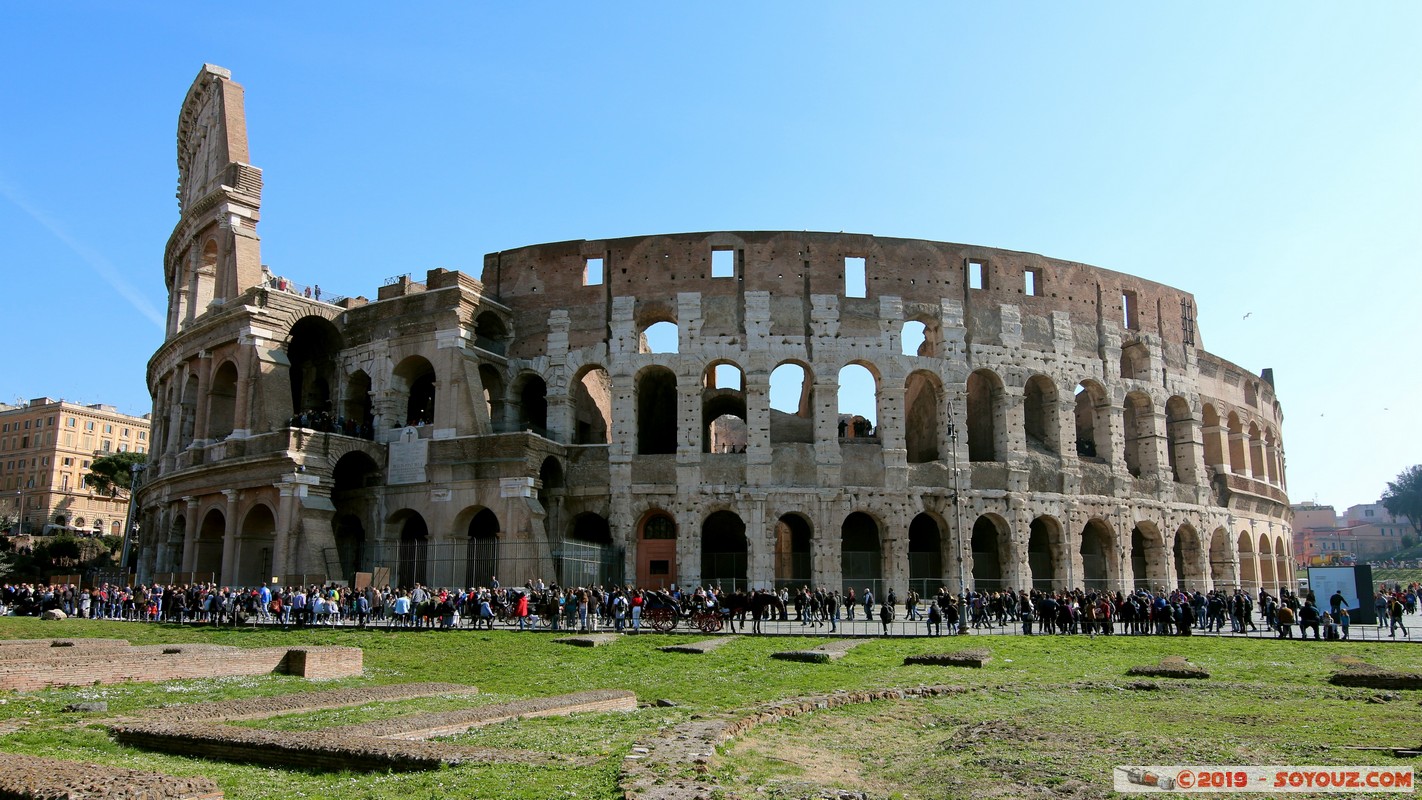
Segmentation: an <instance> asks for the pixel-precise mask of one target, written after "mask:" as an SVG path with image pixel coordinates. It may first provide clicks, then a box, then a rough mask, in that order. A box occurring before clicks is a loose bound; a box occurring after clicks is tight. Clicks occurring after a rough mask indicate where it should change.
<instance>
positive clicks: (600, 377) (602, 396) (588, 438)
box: [573, 364, 612, 444]
mask: <svg viewBox="0 0 1422 800" xmlns="http://www.w3.org/2000/svg"><path fill="white" fill-rule="evenodd" d="M611 441H612V378H611V376H609V375H608V374H607V370H606V369H604V368H603V367H602V366H601V365H600V364H592V365H589V366H585V367H583V368H582V369H581V370H579V371H578V373H577V375H576V376H575V377H574V379H573V444H608V443H610V442H611Z"/></svg>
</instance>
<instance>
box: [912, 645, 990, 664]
mask: <svg viewBox="0 0 1422 800" xmlns="http://www.w3.org/2000/svg"><path fill="white" fill-rule="evenodd" d="M991 660H992V653H991V652H990V651H989V650H988V649H987V648H985V647H980V648H977V647H975V648H972V649H968V650H956V651H954V652H952V653H929V654H927V655H920V656H906V657H905V658H904V666H912V665H915V664H918V665H926V666H934V667H978V668H981V667H984V666H986V665H987V663H988V662H989V661H991Z"/></svg>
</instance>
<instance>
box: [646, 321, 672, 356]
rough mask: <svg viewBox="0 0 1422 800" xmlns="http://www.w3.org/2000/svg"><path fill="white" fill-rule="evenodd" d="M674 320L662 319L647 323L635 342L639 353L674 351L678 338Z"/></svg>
mask: <svg viewBox="0 0 1422 800" xmlns="http://www.w3.org/2000/svg"><path fill="white" fill-rule="evenodd" d="M680 333H681V332H680V331H678V330H677V327H676V323H675V322H669V321H667V320H662V321H661V322H654V323H652V324H651V325H648V326H647V327H646V328H645V329H643V331H642V336H641V338H640V340H639V341H638V342H637V352H639V353H675V352H676V351H677V348H678V345H679V339H680Z"/></svg>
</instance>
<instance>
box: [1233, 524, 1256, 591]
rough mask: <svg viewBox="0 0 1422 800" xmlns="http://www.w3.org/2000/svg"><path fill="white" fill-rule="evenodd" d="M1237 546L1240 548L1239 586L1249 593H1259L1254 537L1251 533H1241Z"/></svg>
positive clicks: (1236, 542) (1236, 541)
mask: <svg viewBox="0 0 1422 800" xmlns="http://www.w3.org/2000/svg"><path fill="white" fill-rule="evenodd" d="M1235 545H1236V546H1237V547H1238V548H1239V586H1240V588H1241V589H1244V590H1245V591H1247V592H1254V591H1257V590H1258V589H1259V573H1258V571H1257V570H1256V565H1255V559H1254V537H1252V536H1250V535H1249V531H1240V532H1239V538H1238V539H1237V540H1235Z"/></svg>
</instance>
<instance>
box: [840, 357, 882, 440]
mask: <svg viewBox="0 0 1422 800" xmlns="http://www.w3.org/2000/svg"><path fill="white" fill-rule="evenodd" d="M878 419H879V382H878V380H877V379H876V378H875V377H874V373H872V372H870V371H869V369H868V368H867V367H865V366H864V365H863V364H846V365H845V366H844V367H842V368H840V370H839V438H841V439H868V438H870V437H876V436H878V433H879V432H878Z"/></svg>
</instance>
